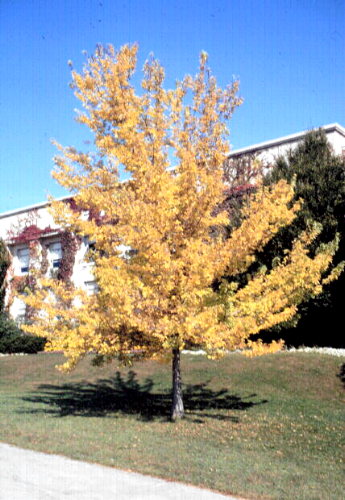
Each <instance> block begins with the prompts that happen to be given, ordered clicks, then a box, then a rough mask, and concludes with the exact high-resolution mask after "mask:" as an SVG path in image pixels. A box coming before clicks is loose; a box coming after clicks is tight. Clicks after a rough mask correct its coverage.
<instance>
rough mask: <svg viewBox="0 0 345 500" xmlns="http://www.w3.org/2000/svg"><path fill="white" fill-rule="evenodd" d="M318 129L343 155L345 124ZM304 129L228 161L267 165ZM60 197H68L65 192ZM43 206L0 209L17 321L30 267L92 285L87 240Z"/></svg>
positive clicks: (10, 303) (90, 288) (22, 315)
mask: <svg viewBox="0 0 345 500" xmlns="http://www.w3.org/2000/svg"><path fill="white" fill-rule="evenodd" d="M322 129H323V130H324V131H325V133H326V136H327V139H328V141H329V143H330V144H331V146H332V148H333V150H334V152H335V153H336V154H337V155H343V156H345V128H344V127H342V126H340V125H339V124H337V123H334V124H331V125H326V126H324V127H322ZM306 133H307V131H305V132H300V133H297V134H292V135H288V136H285V137H280V138H278V139H274V140H271V141H266V142H262V143H259V144H254V145H251V146H248V147H246V148H241V149H238V150H234V151H233V152H232V153H231V154H230V156H229V162H232V161H236V160H239V159H243V158H249V159H252V158H259V159H260V161H261V162H262V163H263V164H264V165H267V166H269V165H270V164H272V163H273V162H274V160H275V159H276V158H277V157H278V156H281V155H284V154H286V153H287V152H288V151H289V150H290V149H293V148H294V147H296V145H297V144H298V143H299V142H300V141H301V140H302V139H303V137H304V136H305V134H306ZM62 200H64V201H65V202H66V203H70V202H71V198H70V197H65V198H63V199H62ZM48 206H49V203H48V202H43V203H38V204H36V205H32V206H29V207H24V208H20V209H17V210H12V211H10V212H5V213H2V214H0V238H2V239H3V240H4V241H5V242H6V244H7V246H8V249H9V251H10V253H11V255H12V263H11V266H10V268H9V271H8V278H7V282H8V288H7V295H6V303H7V307H8V309H9V312H10V314H11V315H12V317H14V318H15V319H16V320H17V321H19V322H20V321H24V320H28V319H29V318H28V311H27V309H26V307H25V304H24V302H23V301H22V300H20V299H19V298H18V297H17V296H14V293H13V292H14V291H15V290H16V291H19V292H20V291H24V290H25V287H26V286H29V285H30V283H29V280H30V270H31V269H33V268H35V269H36V270H38V271H40V272H41V273H42V274H43V275H45V276H54V275H55V276H57V277H59V278H60V279H68V280H71V281H72V282H73V283H74V285H75V286H77V287H81V288H84V289H85V290H86V291H87V292H88V293H90V294H91V293H94V292H95V291H96V289H97V285H96V282H95V280H94V277H93V274H92V262H89V261H88V259H87V258H86V255H87V253H88V251H89V250H90V248H92V242H90V241H89V240H88V239H87V238H83V239H78V238H76V237H75V236H74V235H72V234H71V233H68V232H66V231H62V230H61V228H60V227H59V226H57V225H56V224H55V223H54V220H53V218H52V216H51V214H50V213H49V210H48ZM80 216H81V217H88V213H85V212H81V213H80Z"/></svg>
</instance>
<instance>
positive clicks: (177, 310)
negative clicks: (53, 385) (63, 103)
mask: <svg viewBox="0 0 345 500" xmlns="http://www.w3.org/2000/svg"><path fill="white" fill-rule="evenodd" d="M136 54H137V47H136V46H135V45H134V46H129V45H126V46H124V47H122V48H121V49H120V50H119V51H118V52H116V51H115V50H114V49H113V48H112V47H108V48H107V49H105V48H102V47H99V48H98V49H97V52H96V54H95V56H94V57H93V58H91V59H89V61H88V64H87V65H86V66H85V68H84V70H83V72H82V73H81V74H78V73H77V72H75V71H74V72H73V85H74V89H75V93H76V96H77V97H78V98H79V99H80V101H81V103H82V105H83V108H84V111H83V112H82V113H80V114H79V115H78V120H79V121H80V122H81V123H84V124H86V125H87V126H88V127H89V128H90V129H91V130H92V131H93V133H94V136H95V146H96V148H97V151H98V155H92V154H85V153H81V152H78V151H76V150H74V149H73V148H63V147H61V146H58V148H59V150H60V153H61V156H59V157H58V158H56V169H55V171H54V173H53V175H54V177H55V179H56V180H57V181H58V182H59V183H60V184H61V185H62V186H64V187H66V188H67V189H69V190H71V191H73V192H75V193H77V194H76V195H75V201H76V203H77V205H79V206H80V207H82V209H84V210H90V211H92V213H98V214H99V213H102V214H103V216H102V223H101V224H99V222H98V221H97V220H96V219H93V218H90V219H89V220H82V219H81V218H80V217H79V214H78V212H76V211H73V210H71V209H70V208H69V207H68V206H66V205H65V204H63V203H56V202H54V203H52V212H53V214H54V217H55V219H56V221H57V222H58V223H59V224H62V225H63V226H68V227H69V228H70V229H72V230H74V231H75V232H76V233H78V234H80V235H84V236H85V235H86V236H88V237H89V238H90V240H92V241H95V245H96V251H95V255H94V260H95V265H94V275H95V279H96V280H97V283H98V285H99V292H98V294H97V295H95V296H91V297H89V296H88V295H87V294H86V293H85V292H83V291H82V290H72V289H70V288H65V287H64V285H63V283H58V282H56V281H53V280H50V281H49V280H48V281H45V282H43V281H42V282H41V288H40V289H39V290H38V291H37V293H36V294H35V295H31V296H29V297H28V298H27V303H28V304H30V306H32V307H34V308H35V309H36V310H37V317H36V322H35V325H34V326H28V327H27V330H28V331H32V332H35V333H39V334H41V335H45V336H46V335H48V336H49V340H50V342H49V349H53V350H54V349H56V350H61V349H62V350H63V351H64V352H65V354H66V356H67V357H68V362H67V364H66V365H65V367H66V368H71V367H73V366H74V364H75V363H76V362H77V361H78V359H79V358H80V357H81V356H83V355H84V354H85V353H87V352H97V353H99V354H100V355H103V356H105V357H109V356H112V355H119V356H120V358H121V359H122V360H131V359H132V357H133V356H134V355H137V356H141V357H143V358H144V357H147V358H148V357H159V356H164V353H166V352H171V350H172V349H182V348H184V346H185V345H186V343H187V344H188V343H194V344H198V345H200V346H203V347H204V348H205V349H206V350H207V352H208V353H209V355H210V356H211V357H218V356H219V355H221V354H222V353H224V351H225V350H227V349H234V348H237V347H242V348H244V349H245V352H246V353H248V352H251V353H253V354H262V353H264V352H274V351H275V350H277V349H279V348H281V343H274V344H271V345H270V346H264V345H263V344H262V343H260V342H259V343H253V342H251V341H248V338H249V336H250V335H251V334H253V333H258V332H259V331H260V330H262V329H264V328H269V327H270V326H272V325H274V324H277V323H280V322H281V321H286V320H287V319H289V318H291V317H292V316H293V315H294V314H295V313H296V310H297V306H298V304H299V303H300V302H301V301H302V300H303V299H304V298H305V297H306V296H308V295H310V294H317V293H319V292H320V291H321V288H322V284H321V278H322V276H323V274H324V273H325V271H326V270H327V268H328V265H329V263H330V261H331V259H332V255H333V253H334V251H333V250H332V249H331V248H330V247H329V248H325V249H324V250H323V251H322V252H321V253H319V254H318V255H317V256H316V257H315V258H311V257H309V256H308V250H307V248H308V244H309V243H310V241H311V240H312V239H313V238H314V237H315V235H316V230H313V231H311V233H310V234H304V235H302V237H300V238H299V239H298V240H297V241H296V242H295V244H294V246H293V249H292V251H291V252H290V253H288V254H287V256H286V258H285V260H284V261H283V262H281V263H280V264H279V265H278V266H277V267H275V268H274V269H273V270H272V271H270V272H261V273H259V274H257V275H256V276H253V277H252V278H250V279H249V281H248V283H247V285H246V286H244V287H243V288H240V289H236V287H235V286H234V285H231V284H230V285H229V284H227V285H225V284H223V286H222V287H221V291H220V292H215V291H214V290H213V288H212V285H213V283H214V282H215V280H216V279H218V280H219V279H220V278H221V277H222V276H224V274H225V273H226V274H227V275H228V276H235V275H237V274H238V273H242V272H243V271H245V270H246V269H247V268H248V267H249V266H250V264H252V263H253V262H254V260H255V252H257V251H258V250H262V249H263V247H264V246H265V244H266V243H267V242H268V241H269V240H270V239H271V238H272V237H273V236H274V235H275V234H276V233H277V231H279V229H280V228H282V227H283V226H285V225H287V224H290V223H291V222H292V220H293V219H294V217H295V216H296V213H297V211H298V209H299V207H300V203H295V204H292V199H293V187H292V186H290V185H288V184H287V183H286V182H285V181H280V182H279V183H278V184H277V185H275V186H273V187H272V188H266V187H262V186H259V187H258V189H257V192H256V194H255V195H254V196H253V197H252V199H251V202H250V204H249V205H248V207H247V208H246V209H245V212H244V220H243V223H242V225H241V226H240V227H239V228H238V229H236V230H235V231H234V232H233V233H232V235H231V237H230V238H229V239H225V238H224V230H223V229H224V226H225V225H226V224H227V222H228V216H227V214H226V213H224V212H222V213H220V214H218V215H215V208H216V207H219V206H221V203H222V201H223V200H224V187H225V186H224V182H223V163H224V160H225V158H226V157H227V155H228V153H229V145H228V141H227V134H228V132H227V128H226V120H227V119H229V118H230V117H231V115H232V113H233V111H234V109H235V108H236V107H237V106H238V105H239V104H240V103H241V100H240V99H239V98H238V97H237V92H238V82H235V83H234V84H233V85H231V86H228V87H226V88H225V89H221V88H219V87H218V85H217V82H216V80H215V78H214V77H213V76H212V75H211V73H210V71H209V68H208V66H207V55H206V54H205V53H202V54H201V57H200V67H199V72H198V74H197V75H196V76H195V77H191V76H187V77H185V78H184V79H183V80H182V81H180V82H177V83H176V86H175V88H174V89H173V90H165V89H164V87H163V83H164V70H163V68H162V67H161V65H160V64H159V62H158V61H157V60H156V59H154V58H153V57H151V58H150V59H149V60H148V61H147V62H146V63H145V65H144V69H143V74H144V76H143V80H142V91H141V93H140V94H137V93H136V92H135V89H134V87H133V84H132V83H131V77H132V76H133V73H134V70H135V67H136ZM119 170H125V171H126V172H127V173H128V174H129V175H130V180H128V181H127V182H124V183H123V182H121V181H120V178H119ZM123 246H125V247H126V248H129V249H130V250H131V251H130V252H129V254H130V255H127V256H125V257H124V256H123V255H122V254H121V248H123Z"/></svg>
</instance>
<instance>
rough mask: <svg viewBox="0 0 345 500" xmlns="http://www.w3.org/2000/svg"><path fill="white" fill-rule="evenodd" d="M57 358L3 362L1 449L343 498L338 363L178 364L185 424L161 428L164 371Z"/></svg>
mask: <svg viewBox="0 0 345 500" xmlns="http://www.w3.org/2000/svg"><path fill="white" fill-rule="evenodd" d="M61 361H62V356H61V355H60V354H38V355H30V356H16V357H1V358H0V440H1V441H3V442H7V443H12V444H15V445H18V446H22V447H24V448H31V449H34V450H40V451H45V452H50V453H58V454H63V455H68V456H70V457H73V458H77V459H80V460H87V461H91V462H98V463H102V464H105V465H110V466H114V467H119V468H123V469H127V470H133V471H138V472H143V473H146V474H152V475H156V476H160V477H163V478H169V479H176V480H179V481H183V482H185V483H192V484H195V485H199V486H204V487H207V488H211V489H215V490H219V491H221V492H226V493H232V494H234V495H239V496H242V497H245V498H255V499H256V498H279V499H289V498H291V499H292V498H294V499H295V498H303V499H304V498H305V499H307V498H308V499H309V498H310V499H337V498H339V499H340V498H343V488H342V481H343V479H344V476H343V465H344V464H343V461H342V460H343V457H344V455H343V448H342V438H343V417H344V399H343V396H344V388H343V385H342V383H341V380H340V378H339V377H337V374H338V373H339V370H340V365H341V364H342V363H344V362H345V359H344V358H336V357H332V356H328V355H325V354H315V353H280V354H274V355H269V356H265V357H260V358H254V359H247V358H245V357H243V356H241V355H238V354H233V355H229V356H227V357H226V358H224V359H222V360H220V361H208V360H207V359H205V358H204V357H201V356H192V355H184V356H183V357H182V370H183V381H184V394H185V406H186V408H187V415H186V418H185V419H184V420H183V421H181V422H180V423H178V424H172V423H170V422H169V420H168V416H169V410H170V394H169V391H170V383H171V380H170V379H171V375H170V366H168V365H165V364H160V363H157V362H149V363H140V364H137V365H134V367H133V368H132V371H131V370H128V369H120V368H119V366H118V365H117V364H116V363H114V364H110V365H107V366H105V367H102V368H96V367H93V366H91V365H90V362H89V361H90V360H89V359H86V360H84V361H83V362H82V363H81V364H80V365H79V366H78V368H77V369H76V370H75V371H74V372H72V373H71V374H67V375H63V374H61V373H59V372H58V371H57V370H55V369H54V366H55V365H56V364H59V363H61Z"/></svg>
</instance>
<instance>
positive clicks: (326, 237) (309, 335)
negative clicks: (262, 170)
mask: <svg viewBox="0 0 345 500" xmlns="http://www.w3.org/2000/svg"><path fill="white" fill-rule="evenodd" d="M281 179H286V180H287V181H289V182H292V180H293V182H294V185H295V196H294V199H295V200H297V199H299V198H302V199H303V200H304V202H303V206H302V208H301V210H300V211H299V213H298V216H297V217H296V219H295V220H294V222H293V223H292V224H291V225H290V226H289V227H288V228H284V229H282V230H281V231H280V232H279V234H277V236H276V237H275V238H273V239H272V240H271V242H270V243H269V244H268V245H267V247H266V248H265V249H264V251H263V253H262V255H261V256H258V260H259V261H260V262H261V263H264V264H266V265H267V264H268V263H269V262H272V260H273V259H277V258H279V257H281V256H282V255H283V251H284V249H286V248H291V245H292V242H293V240H294V239H295V238H296V237H297V236H298V235H299V234H300V233H301V232H302V231H304V230H306V228H307V227H308V225H310V223H311V221H316V222H317V223H319V224H321V225H322V230H321V231H320V234H319V235H318V237H317V238H316V240H315V241H314V242H313V245H312V248H311V252H313V253H315V252H316V251H317V249H318V248H319V247H320V245H322V244H325V243H328V242H330V241H332V240H333V239H334V238H339V248H338V251H337V253H336V255H335V257H334V260H333V264H332V265H333V267H334V268H335V267H336V266H338V267H337V269H338V271H337V272H338V273H339V272H340V270H341V269H342V267H343V264H342V262H343V261H345V217H344V214H345V163H344V158H341V157H339V156H336V155H335V154H334V152H333V150H332V148H331V146H330V144H329V143H328V141H327V137H326V134H325V133H324V132H323V131H322V130H314V131H311V132H309V133H308V134H307V135H306V136H305V137H304V139H303V141H302V142H301V143H300V144H299V145H298V146H297V148H296V149H295V150H292V151H291V152H290V153H289V154H288V156H287V157H286V158H284V157H281V158H278V160H277V162H276V164H275V165H273V168H272V170H271V172H270V174H269V175H267V177H266V180H265V182H266V184H267V185H272V184H274V183H276V182H277V181H279V180H281ZM344 278H345V277H344V273H342V275H341V276H340V279H339V280H337V281H336V282H334V283H331V284H330V285H329V286H327V287H325V289H324V291H323V293H322V294H320V295H318V296H317V297H316V298H314V299H313V300H310V301H308V302H305V303H304V304H302V306H301V307H300V314H299V316H300V318H301V325H300V328H299V329H298V330H295V331H294V330H290V329H288V331H287V334H286V335H287V339H288V340H289V341H290V342H292V343H296V342H297V343H298V342H299V343H301V342H304V343H307V344H308V343H317V344H322V345H325V344H326V345H330V343H331V344H332V345H333V344H334V345H342V344H341V343H343V342H344V341H343V339H341V338H340V337H339V333H338V328H337V327H336V325H337V323H338V319H339V318H340V317H342V307H343V306H342V297H344V291H345V288H344V287H345V279H344ZM297 319H298V318H297V317H296V318H295V323H296V320H297ZM332 325H333V327H332ZM286 326H287V327H289V326H290V324H288V325H286ZM318 331H319V332H320V333H319V334H318V333H317V332H318ZM302 332H303V333H302ZM326 332H327V333H326ZM279 334H280V335H281V334H282V331H280V332H279Z"/></svg>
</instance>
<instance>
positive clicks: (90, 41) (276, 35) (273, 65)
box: [0, 0, 345, 213]
mask: <svg viewBox="0 0 345 500" xmlns="http://www.w3.org/2000/svg"><path fill="white" fill-rule="evenodd" d="M344 19H345V1H344V0H270V1H267V0H252V1H249V0H248V1H247V0H241V1H240V0H237V1H236V0H183V1H180V0H123V1H122V0H36V1H34V0H12V1H11V0H0V141H1V145H0V146H1V147H0V213H1V212H4V211H7V210H12V209H15V208H18V207H22V206H26V205H30V204H33V203H37V202H40V201H43V200H45V199H46V196H47V194H48V193H50V194H52V195H54V196H63V195H64V194H65V192H64V191H63V190H62V188H60V187H59V186H58V185H57V184H56V183H55V181H53V180H52V179H51V176H50V172H51V170H52V168H53V162H52V157H53V156H54V154H55V149H54V147H53V146H52V145H51V143H50V139H52V138H54V139H56V140H57V141H58V142H60V143H61V144H63V145H73V146H76V147H82V146H83V144H84V140H85V139H88V138H89V136H88V132H87V130H86V129H84V128H83V127H82V126H81V125H79V124H77V123H76V122H75V120H74V117H75V113H74V109H75V108H78V107H79V103H78V101H77V100H76V99H75V97H74V96H73V92H72V91H71V89H70V88H69V83H70V79H71V78H70V70H69V67H68V65H67V61H68V60H72V61H73V65H74V67H75V68H76V69H77V70H80V69H81V67H82V64H83V62H84V60H85V56H84V55H83V54H82V52H83V51H84V50H86V51H87V52H88V53H89V54H92V53H93V51H94V48H95V46H96V44H97V43H102V44H107V43H112V44H113V45H114V46H115V47H119V46H121V45H123V44H124V43H127V42H138V43H139V65H138V68H141V67H142V64H143V62H144V61H145V59H146V57H147V55H148V54H149V53H150V52H154V54H155V55H156V57H158V58H159V59H160V61H161V62H162V64H163V65H164V66H165V68H166V74H167V86H171V85H172V84H173V82H174V80H175V79H176V78H182V77H183V76H184V75H185V74H186V73H192V74H194V73H195V72H196V70H197V63H198V55H199V53H200V51H201V50H206V51H207V52H208V53H209V63H210V66H211V68H212V70H213V73H214V74H215V75H216V77H217V79H218V82H219V83H220V84H221V85H223V86H224V85H226V84H227V83H230V82H231V81H232V80H233V78H234V77H236V78H239V79H240V82H241V87H240V94H241V96H242V97H243V98H244V104H243V105H242V106H241V107H240V108H239V109H238V110H237V111H236V113H235V115H234V117H233V119H232V120H231V122H230V123H229V128H230V132H231V136H230V142H231V144H232V145H233V147H234V148H235V149H237V148H240V147H244V146H247V145H250V144H252V143H256V142H261V141H264V140H269V139H273V138H276V137H279V136H281V135H287V134H290V133H294V132H299V131H301V130H305V129H309V128H312V127H318V126H321V125H325V124H327V123H333V122H338V123H340V124H342V125H345V103H344V89H345V85H344V84H345V71H344V62H345V23H344ZM84 147H85V145H84Z"/></svg>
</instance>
